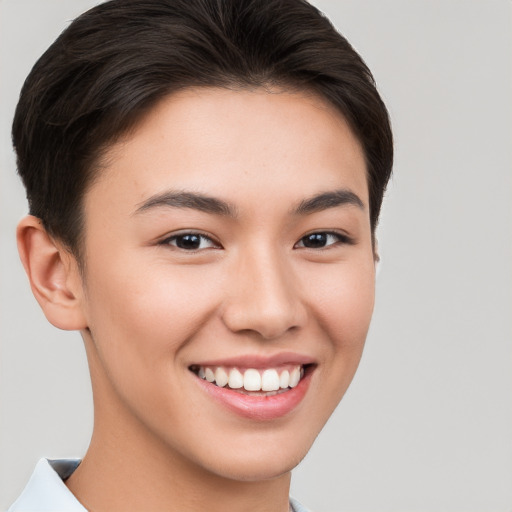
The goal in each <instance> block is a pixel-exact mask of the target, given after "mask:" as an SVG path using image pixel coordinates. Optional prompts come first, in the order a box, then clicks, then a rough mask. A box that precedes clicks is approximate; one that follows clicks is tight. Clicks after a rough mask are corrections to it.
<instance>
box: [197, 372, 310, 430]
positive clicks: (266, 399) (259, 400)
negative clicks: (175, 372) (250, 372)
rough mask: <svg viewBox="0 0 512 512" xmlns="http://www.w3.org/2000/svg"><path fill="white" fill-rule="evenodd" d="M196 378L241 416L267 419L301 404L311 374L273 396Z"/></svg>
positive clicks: (216, 397) (287, 411) (215, 398)
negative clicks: (244, 392)
mask: <svg viewBox="0 0 512 512" xmlns="http://www.w3.org/2000/svg"><path fill="white" fill-rule="evenodd" d="M195 380H196V381H197V382H198V384H199V385H200V386H201V387H202V389H203V390H204V391H206V392H207V393H208V394H209V395H210V396H211V397H212V398H213V399H214V400H216V401H217V402H219V403H221V404H222V405H224V406H225V407H227V408H228V409H230V410H231V411H233V412H235V413H236V414H238V415H239V416H243V417H244V418H249V419H252V420H261V421H265V420H273V419H277V418H280V417H282V416H285V415H286V414H288V413H290V412H292V411H293V410H294V409H295V408H296V407H297V406H298V405H299V404H300V402H301V401H302V399H303V398H304V396H305V395H306V392H307V390H308V388H309V383H310V381H311V374H310V373H308V374H306V375H305V376H304V377H303V378H302V379H301V380H300V382H299V383H298V384H297V386H295V387H294V388H291V389H289V390H288V391H286V392H284V393H279V394H278V395H272V396H264V395H261V396H258V395H244V394H243V393H238V392H237V391H233V390H232V389H229V388H221V387H219V386H216V385H215V384H212V383H210V382H208V381H207V380H204V379H200V378H199V377H195Z"/></svg>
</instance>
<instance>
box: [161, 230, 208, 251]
mask: <svg viewBox="0 0 512 512" xmlns="http://www.w3.org/2000/svg"><path fill="white" fill-rule="evenodd" d="M160 245H171V246H174V247H177V248H178V249H182V250H184V251H199V250H202V249H210V248H216V247H218V245H217V244H216V243H215V242H214V241H213V240H212V239H211V238H209V237H207V236H206V235H202V234H200V233H183V234H180V235H173V236H170V237H169V238H166V239H165V240H162V242H160Z"/></svg>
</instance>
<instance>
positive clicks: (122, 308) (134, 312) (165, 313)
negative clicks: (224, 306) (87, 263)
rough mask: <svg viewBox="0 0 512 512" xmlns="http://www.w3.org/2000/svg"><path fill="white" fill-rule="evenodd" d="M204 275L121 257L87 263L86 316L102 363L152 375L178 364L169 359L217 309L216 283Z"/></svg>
mask: <svg viewBox="0 0 512 512" xmlns="http://www.w3.org/2000/svg"><path fill="white" fill-rule="evenodd" d="M107 269H108V270H107ZM203 274H204V272H201V270H200V269H198V268H197V267H196V268H195V269H189V270H188V271H187V269H176V268H173V267H171V266H170V265H166V264H165V263H162V262H157V263H154V262H153V264H152V265H151V266H149V268H148V265H147V264H146V265H143V264H142V263H141V262H140V264H138V263H137V262H130V261H126V260H123V259H121V258H120V259H118V260H117V262H116V264H115V265H112V264H109V263H108V262H104V263H103V264H96V265H94V267H93V266H92V265H91V268H90V272H89V277H88V300H87V308H88V312H87V313H88V319H89V327H90V330H91V332H92V334H93V337H94V340H95V344H96V347H97V350H98V352H99V353H100V354H103V356H104V357H102V359H103V360H104V361H108V364H109V365H112V366H119V367H122V365H123V364H124V365H128V366H130V367H131V368H132V369H133V368H136V367H137V366H144V367H146V369H148V368H149V369H151V370H153V371H157V370H158V365H160V366H163V365H164V364H165V365H170V364H172V363H173V362H175V363H179V360H177V359H175V358H174V357H169V356H171V355H172V356H175V355H176V354H177V355H178V356H179V353H180V349H181V348H182V347H183V346H185V345H186V342H187V340H188V339H190V338H191V337H192V336H193V334H194V333H195V332H196V330H197V329H198V328H199V327H200V326H201V325H202V324H203V323H204V321H205V318H207V317H208V315H209V314H210V312H211V311H212V310H214V309H215V303H216V300H217V299H216V294H215V288H214V286H213V285H212V281H215V280H214V279H211V277H212V276H211V275H210V279H205V276H204V275H203ZM130 359H131V361H130ZM134 377H135V375H134Z"/></svg>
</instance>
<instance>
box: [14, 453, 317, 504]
mask: <svg viewBox="0 0 512 512" xmlns="http://www.w3.org/2000/svg"><path fill="white" fill-rule="evenodd" d="M79 464H80V459H61V460H48V459H41V460H40V461H39V462H38V463H37V465H36V468H35V469H34V472H33V473H32V476H31V477H30V480H29V481H28V484H27V485H26V487H25V489H23V492H22V493H21V495H20V497H19V498H18V499H17V500H16V501H15V502H14V503H13V504H12V506H11V507H10V508H9V510H8V511H7V512H87V509H86V508H85V507H84V506H83V505H81V504H80V503H79V502H78V500H77V499H76V498H75V496H74V495H73V493H72V492H71V491H70V490H69V489H68V488H67V487H66V484H65V483H64V480H65V479H66V478H69V477H70V476H71V474H72V473H73V471H75V469H76V468H77V467H78V465H79ZM290 511H291V512H308V510H307V509H305V508H304V507H303V506H302V505H301V504H300V503H298V502H297V501H296V500H294V499H293V498H290Z"/></svg>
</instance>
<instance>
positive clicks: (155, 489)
mask: <svg viewBox="0 0 512 512" xmlns="http://www.w3.org/2000/svg"><path fill="white" fill-rule="evenodd" d="M95 387H96V385H95V382H94V378H93V393H94V395H95V423H94V431H93V436H92V440H91V444H90V446H89V449H88V451H87V454H86V455H85V457H84V459H83V461H82V463H81V464H80V466H79V467H78V468H77V469H76V471H75V472H74V473H73V475H71V477H70V478H69V479H68V480H67V482H66V485H67V486H68V488H69V489H70V491H71V492H72V493H73V494H74V495H75V496H76V497H77V499H78V500H79V501H80V502H81V503H82V504H83V505H84V506H85V507H86V508H87V509H88V510H92V511H94V512H102V511H107V510H108V511H109V512H112V511H117V510H122V511H124V512H131V511H140V510H165V511H168V512H174V511H183V510H187V511H190V512H195V511H198V512H199V511H204V510H208V511H209V512H221V511H222V512H225V511H226V510H233V511H237V512H239V511H240V512H244V511H247V512H249V511H251V512H276V511H279V512H288V509H289V505H288V494H289V487H290V472H286V473H284V474H282V475H280V476H277V477H275V478H272V479H268V480H257V481H254V480H253V481H244V480H239V479H234V478H228V477H225V476H223V475H219V474H216V473H214V472H212V471H210V470H209V469H208V468H205V467H203V466H202V465H201V464H200V463H199V462H196V461H194V460H190V458H189V457H187V456H186V454H183V453H181V452H180V450H179V447H178V448H176V447H172V446H169V445H168V444H166V443H164V442H163V441H162V440H160V439H158V438H157V437H156V436H155V435H153V434H152V433H151V432H148V429H147V428H145V427H144V425H142V424H141V423H140V422H139V421H138V420H137V418H136V417H134V415H132V414H130V413H129V411H126V410H124V408H123V405H122V404H120V402H119V401H116V399H115V396H109V395H112V394H114V395H115V392H114V391H113V390H107V389H105V388H102V389H101V393H97V391H98V390H97V389H95ZM99 396H101V397H102V400H97V398H98V397H99ZM105 398H107V399H106V400H105Z"/></svg>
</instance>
